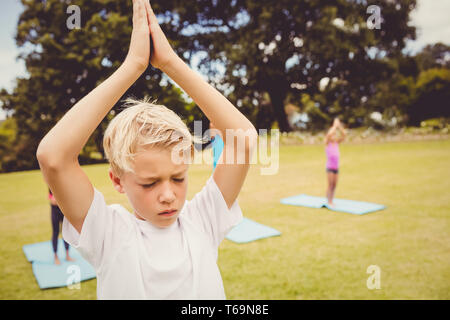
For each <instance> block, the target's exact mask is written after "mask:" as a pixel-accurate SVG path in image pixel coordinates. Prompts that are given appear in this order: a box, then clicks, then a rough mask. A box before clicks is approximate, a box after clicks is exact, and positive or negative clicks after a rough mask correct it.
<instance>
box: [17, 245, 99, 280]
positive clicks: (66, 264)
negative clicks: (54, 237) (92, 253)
mask: <svg viewBox="0 0 450 320" xmlns="http://www.w3.org/2000/svg"><path fill="white" fill-rule="evenodd" d="M22 249H23V252H24V253H25V257H26V258H27V260H28V261H29V262H31V265H32V270H33V274H34V276H35V278H36V281H37V283H38V285H39V288H41V289H49V288H58V287H65V286H67V285H71V284H75V283H77V282H78V281H80V282H81V281H84V280H89V279H93V278H95V276H96V275H95V270H94V268H93V267H92V266H91V265H90V264H89V263H88V262H87V261H86V260H84V259H83V257H82V256H81V255H80V253H79V252H78V251H77V250H76V249H75V248H73V247H69V255H70V257H71V258H73V259H75V261H66V250H65V248H64V243H63V241H62V240H61V239H59V242H58V257H59V260H60V261H61V264H60V265H55V264H54V260H53V259H54V255H53V249H52V243H51V241H44V242H38V243H33V244H27V245H24V246H23V247H22Z"/></svg>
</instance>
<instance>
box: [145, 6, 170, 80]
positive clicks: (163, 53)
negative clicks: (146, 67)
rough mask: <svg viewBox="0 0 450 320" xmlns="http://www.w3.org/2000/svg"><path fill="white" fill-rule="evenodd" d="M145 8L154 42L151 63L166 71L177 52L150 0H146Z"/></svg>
mask: <svg viewBox="0 0 450 320" xmlns="http://www.w3.org/2000/svg"><path fill="white" fill-rule="evenodd" d="M144 2H145V9H146V12H147V20H148V26H149V29H150V34H151V38H152V42H153V52H152V55H151V58H150V63H151V64H152V66H153V67H155V68H158V69H160V70H161V71H164V69H165V67H166V66H167V65H169V63H170V62H171V61H173V60H174V59H176V58H177V54H176V53H175V51H173V49H172V47H171V46H170V44H169V41H168V40H167V38H166V36H165V35H164V32H163V31H162V29H161V27H160V26H159V23H158V19H157V18H156V15H155V13H154V12H153V9H152V6H151V4H150V1H149V0H144Z"/></svg>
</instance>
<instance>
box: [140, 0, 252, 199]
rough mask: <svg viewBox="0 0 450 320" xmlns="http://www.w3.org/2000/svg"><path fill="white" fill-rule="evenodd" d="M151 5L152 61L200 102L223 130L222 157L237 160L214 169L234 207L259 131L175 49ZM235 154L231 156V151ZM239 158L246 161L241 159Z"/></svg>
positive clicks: (217, 180)
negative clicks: (236, 141) (241, 143)
mask: <svg viewBox="0 0 450 320" xmlns="http://www.w3.org/2000/svg"><path fill="white" fill-rule="evenodd" d="M146 4H147V13H148V20H149V21H150V32H151V36H152V40H153V47H154V52H153V56H152V59H151V60H150V62H151V64H152V65H153V66H155V67H157V68H159V69H161V70H162V71H163V72H165V73H166V74H167V75H168V76H169V77H170V78H171V79H172V80H174V81H175V82H176V83H177V84H178V85H179V86H180V87H181V88H183V89H184V91H186V93H187V94H188V95H189V96H190V97H191V98H192V99H193V100H194V101H195V102H196V103H197V105H198V106H199V107H200V109H201V110H202V111H203V113H205V115H206V116H207V117H208V119H209V120H210V121H211V122H213V123H214V126H215V127H216V128H217V129H218V130H219V131H220V132H222V133H223V137H222V138H223V140H224V144H225V147H224V149H223V154H222V159H224V162H225V161H226V160H227V159H228V158H230V159H233V161H232V163H230V164H227V163H225V164H218V165H217V167H216V169H215V170H214V175H213V177H214V180H215V182H216V184H217V186H218V187H219V189H220V190H221V192H222V195H223V197H224V199H225V201H226V203H227V205H228V207H229V208H230V207H231V206H232V204H233V203H234V201H235V200H236V198H237V196H238V194H239V192H240V190H241V187H242V185H243V183H244V180H245V176H246V175H247V171H248V169H249V165H250V160H251V155H252V152H253V149H254V147H255V145H256V141H257V136H258V134H257V132H256V129H255V127H254V126H253V124H252V123H251V122H250V121H249V120H248V119H247V118H246V117H245V116H244V115H243V114H242V113H241V112H240V111H239V110H238V109H237V108H236V107H235V106H234V105H233V104H232V103H231V102H230V101H228V100H227V99H226V98H225V97H224V96H223V95H222V94H221V93H220V92H219V91H217V90H216V89H215V88H213V87H212V86H211V85H210V84H208V83H207V82H206V81H205V80H204V79H203V78H202V77H201V76H200V75H199V74H198V73H197V72H195V71H194V70H192V69H191V68H189V66H188V65H186V64H185V63H184V61H183V60H182V59H181V58H180V57H178V56H177V55H176V54H175V53H174V52H173V49H172V48H171V46H170V44H169V42H168V41H167V38H166V37H165V35H164V33H163V31H162V30H161V28H160V26H159V24H158V21H157V18H156V16H155V14H154V12H153V10H152V8H151V5H150V4H148V3H147V2H146ZM228 133H230V134H231V135H232V136H233V137H232V138H231V139H230V140H234V137H237V140H241V141H242V140H244V141H245V140H246V142H245V147H244V148H238V145H239V143H234V142H233V141H228V143H227V134H228ZM230 153H231V157H230V156H229V155H228V156H227V154H230ZM239 159H244V160H245V161H241V162H243V163H241V162H239V161H238V160H239Z"/></svg>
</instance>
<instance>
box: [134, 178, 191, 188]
mask: <svg viewBox="0 0 450 320" xmlns="http://www.w3.org/2000/svg"><path fill="white" fill-rule="evenodd" d="M172 180H173V181H175V182H177V183H181V182H183V181H184V178H172ZM156 183H158V181H155V182H153V183H150V184H141V186H142V187H143V188H146V189H147V188H151V187H153V186H154V185H155V184H156Z"/></svg>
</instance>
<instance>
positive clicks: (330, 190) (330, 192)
mask: <svg viewBox="0 0 450 320" xmlns="http://www.w3.org/2000/svg"><path fill="white" fill-rule="evenodd" d="M333 175H334V173H332V172H327V176H328V188H327V199H328V204H329V205H332V204H333V193H334V192H333V181H334V178H333Z"/></svg>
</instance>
